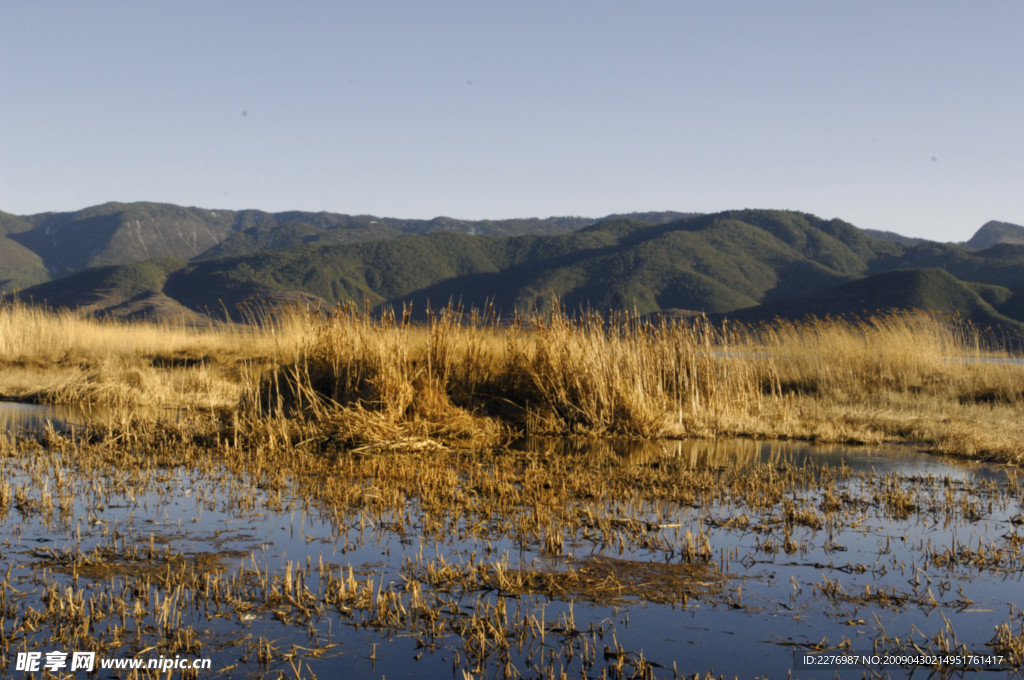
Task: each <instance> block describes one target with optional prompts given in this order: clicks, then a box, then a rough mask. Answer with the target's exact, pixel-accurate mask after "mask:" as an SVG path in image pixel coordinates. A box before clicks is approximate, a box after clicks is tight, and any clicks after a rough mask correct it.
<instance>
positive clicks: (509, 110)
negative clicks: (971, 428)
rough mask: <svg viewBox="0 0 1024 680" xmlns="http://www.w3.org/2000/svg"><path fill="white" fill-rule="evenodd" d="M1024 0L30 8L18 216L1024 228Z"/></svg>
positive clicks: (932, 231) (19, 80)
mask: <svg viewBox="0 0 1024 680" xmlns="http://www.w3.org/2000/svg"><path fill="white" fill-rule="evenodd" d="M1022 36H1024V3H1022V2H1019V1H1018V0H1013V1H1000V0H992V1H983V2H946V1H944V0H929V1H927V2H903V1H898V0H888V1H886V2H876V1H873V0H859V1H857V2H833V1H829V0H811V1H807V2H791V1H788V0H772V1H768V0H758V1H753V0H751V1H746V2H740V1H730V0H721V1H715V2H712V1H710V0H708V1H706V2H696V1H692V2H686V1H677V2H659V1H657V0H651V1H643V2H641V1H635V2H626V1H625V0H622V1H620V2H586V1H581V0H575V1H565V2H558V1H552V0H546V1H544V2H533V1H529V0H525V1H524V0H518V1H517V2H497V1H484V0H473V1H468V0H467V1H461V2H459V1H457V2H451V1H447V0H435V1H431V2H422V1H421V0H416V1H414V2H413V1H409V2H387V1H382V2H369V1H367V2H317V1H308V2H302V3H284V2H265V1H253V0H250V1H247V2H234V1H231V0H221V1H218V2H209V1H205V0H204V1H202V2H193V1H189V0H179V1H177V2H174V3H171V2H164V3H156V2H136V1H134V0H133V1H131V2H104V1H102V0H97V1H94V2H79V1H76V2H56V1H54V2H27V1H26V2H13V1H12V2H4V3H3V4H2V5H0V210H4V211H6V212H10V213H15V214H30V213H36V212H43V211H49V210H55V211H59V210H74V209H78V208H83V207H86V206H89V205H94V204H97V203H103V202H106V201H111V200H115V201H135V200H150V201H165V202H171V203H179V204H184V205H196V206H201V207H207V208H259V209H264V210H273V211H277V210H291V209H295V210H329V211H334V212H345V213H354V214H362V213H370V214H376V215H386V216H394V217H422V218H430V217H434V216H438V215H448V216H452V217H463V218H502V217H531V216H538V217H542V216H549V215H586V216H600V215H604V214H608V213H612V212H630V211H646V210H679V211H699V212H711V211H717V210H726V209H732V208H746V207H759V208H785V209H794V210H802V211H806V212H811V213H814V214H816V215H819V216H821V217H825V218H831V217H839V218H842V219H845V220H847V221H850V222H852V223H854V224H856V225H857V226H859V227H863V228H870V229H886V230H892V231H898V232H901V233H905V234H911V235H917V236H925V237H929V238H934V239H938V240H966V239H967V238H969V237H970V235H971V234H972V233H973V232H974V230H976V229H977V228H978V227H979V226H981V224H983V223H984V222H985V221H987V220H990V219H999V220H1006V221H1010V222H1015V223H1018V224H1024V198H1022V197H1024V124H1022V123H1021V120H1022V119H1024V115H1022V113H1024V40H1022Z"/></svg>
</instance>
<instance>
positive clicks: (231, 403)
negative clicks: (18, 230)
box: [0, 303, 1024, 460]
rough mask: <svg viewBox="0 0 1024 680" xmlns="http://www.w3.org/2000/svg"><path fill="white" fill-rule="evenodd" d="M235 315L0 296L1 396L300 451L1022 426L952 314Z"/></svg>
mask: <svg viewBox="0 0 1024 680" xmlns="http://www.w3.org/2000/svg"><path fill="white" fill-rule="evenodd" d="M250 321H251V323H249V324H245V325H222V326H217V327H208V328H194V327H189V326H186V325H183V324H179V325H175V324H155V323H145V322H121V321H97V320H94V319H90V318H86V317H84V316H79V315H76V314H73V313H71V312H47V311H41V310H39V309H37V308H33V307H28V306H26V305H22V304H17V303H15V304H7V305H4V306H2V307H0V366H2V367H3V371H2V372H0V394H3V395H4V396H5V397H7V398H20V399H26V400H33V401H40V402H52V403H86V404H89V403H91V404H102V405H105V406H108V407H113V408H115V409H120V411H121V413H122V416H121V417H120V419H119V420H120V421H122V422H134V421H138V420H140V418H143V417H144V415H145V409H146V408H154V409H157V410H158V411H159V410H160V409H164V410H166V409H175V410H176V411H177V412H178V413H179V415H177V416H176V417H178V418H180V417H181V415H180V412H181V411H182V410H184V411H185V412H186V413H192V414H194V415H197V416H202V417H204V418H207V419H209V420H212V421H214V422H218V423H220V428H221V434H224V435H225V436H229V437H233V438H236V439H237V437H238V436H239V434H240V433H242V434H244V436H246V437H249V438H253V437H263V439H264V440H265V441H267V442H278V441H285V440H287V441H290V442H292V443H294V442H299V441H302V442H307V443H308V444H309V445H311V446H314V447H316V448H319V449H329V448H335V449H339V448H340V449H344V448H353V447H356V448H358V447H384V448H388V447H395V446H420V447H426V448H431V447H433V448H436V447H444V446H449V445H453V444H455V445H459V446H465V445H472V446H476V445H486V444H488V443H493V442H494V441H495V440H496V439H498V438H501V437H505V436H518V435H522V434H550V435H577V436H589V437H606V436H620V437H628V438H655V437H690V436H699V437H714V436H721V435H731V436H736V435H741V436H753V437H758V438H801V439H811V440H816V441H827V442H851V443H871V444H876V443H881V442H885V441H909V442H915V443H921V444H923V445H925V446H927V447H929V448H931V449H933V450H936V451H941V452H944V453H953V454H960V455H966V456H971V457H990V458H1001V459H1009V460H1017V459H1019V458H1020V455H1021V452H1020V451H1019V447H1018V446H1017V442H1019V441H1021V440H1024V425H1022V424H1021V420H1022V419H1021V418H1020V413H1021V410H1022V408H1024V366H1021V365H1019V364H1014V363H995V362H994V361H993V358H994V357H998V356H999V355H1000V354H1002V355H1003V356H1005V353H1001V352H1000V348H999V347H992V346H990V345H989V344H986V343H985V342H983V337H984V334H983V333H982V332H980V331H979V330H978V329H976V328H974V327H972V326H970V325H969V324H961V323H958V322H956V321H954V320H950V319H946V318H942V317H939V316H935V315H929V314H924V313H906V314H890V315H887V316H880V317H871V318H867V319H863V320H848V319H817V320H811V321H806V322H802V323H793V322H784V321H778V322H774V323H771V324H766V325H762V326H755V327H748V326H739V325H735V324H729V323H721V324H715V323H711V322H709V321H708V320H706V319H703V318H697V319H690V320H685V321H659V322H652V321H649V320H647V319H644V318H637V317H634V316H631V315H629V314H621V315H617V316H612V317H604V316H601V315H598V314H594V313H587V314H580V315H575V316H573V315H570V314H568V313H567V312H566V311H565V310H562V309H560V308H558V307H557V306H556V307H555V308H554V309H553V310H552V311H550V312H548V313H544V314H540V313H538V314H536V315H533V316H531V317H525V318H524V317H517V318H515V319H513V320H512V322H511V323H499V321H498V319H497V318H496V316H495V315H494V314H493V313H473V312H465V311H463V310H461V309H459V308H457V307H453V306H448V307H445V308H443V309H441V310H435V311H433V312H431V313H430V314H429V321H428V322H427V323H413V322H412V321H411V314H409V313H408V312H406V313H403V314H401V315H399V314H394V313H390V314H383V315H379V316H373V315H371V314H369V313H368V312H367V311H366V310H361V309H358V308H356V307H354V306H347V307H343V308H340V309H338V310H336V311H335V312H333V313H325V312H323V311H318V310H307V309H302V308H298V307H295V308H289V309H284V310H278V311H276V312H273V313H271V312H269V311H266V310H264V311H262V312H258V313H257V312H254V313H253V314H252V318H251V319H250ZM150 417H159V413H158V414H157V415H156V416H150ZM225 433H226V434H225ZM218 436H221V435H218Z"/></svg>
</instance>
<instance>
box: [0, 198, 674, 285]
mask: <svg viewBox="0 0 1024 680" xmlns="http://www.w3.org/2000/svg"><path fill="white" fill-rule="evenodd" d="M643 216H644V218H645V219H648V220H650V221H652V222H665V221H670V220H675V219H679V218H682V217H685V216H686V215H685V214H684V213H674V212H664V213H645V214H644V215H643ZM596 221H597V220H595V219H593V218H584V217H551V218H547V219H537V218H530V219H508V220H477V221H472V220H458V219H453V218H448V217H437V218H434V219H432V220H411V219H396V218H382V217H374V216H372V215H356V216H353V215H343V214H337V213H327V212H318V213H314V212H298V211H291V212H281V213H267V212H262V211H259V210H241V211H234V210H206V209H202V208H187V207H182V206H177V205H170V204H166V203H105V204H103V205H98V206H93V207H91V208H86V209H84V210H78V211H74V212H67V213H42V214H38V215H28V216H16V215H8V214H6V213H0V292H10V291H12V290H13V289H15V288H17V287H23V286H26V285H31V284H34V283H39V282H42V281H46V280H49V279H51V278H54V279H56V278H60V277H62V276H67V275H68V274H74V273H76V272H79V271H83V270H85V269H88V268H90V267H100V266H106V265H123V264H130V263H133V262H141V261H143V260H148V259H152V258H159V257H175V258H181V259H185V260H193V261H194V260H200V259H210V258H217V257H225V256H231V255H251V254H255V253H259V252H264V251H267V250H275V249H280V248H287V247H290V246H297V245H303V244H309V243H357V242H364V241H378V240H387V239H393V238H399V237H402V236H408V235H414V234H430V233H436V232H446V231H451V232H461V233H466V234H489V235H496V236H520V235H524V234H566V233H570V232H573V231H576V230H578V229H581V228H583V227H585V226H588V225H591V224H593V223H594V222H596Z"/></svg>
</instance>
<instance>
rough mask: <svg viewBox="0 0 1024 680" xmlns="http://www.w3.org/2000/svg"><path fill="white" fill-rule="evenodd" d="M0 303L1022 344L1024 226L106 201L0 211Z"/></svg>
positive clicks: (759, 213)
mask: <svg viewBox="0 0 1024 680" xmlns="http://www.w3.org/2000/svg"><path fill="white" fill-rule="evenodd" d="M0 290H3V291H4V292H5V293H6V294H7V296H8V297H10V296H12V295H13V294H15V291H17V293H16V294H17V296H18V297H20V298H21V299H23V300H31V301H34V302H39V303H45V304H47V305H50V306H55V307H72V308H81V309H83V310H85V311H89V312H93V313H97V314H104V315H113V316H122V317H140V316H144V317H164V318H167V317H171V318H182V319H185V320H190V321H196V322H201V321H202V320H203V319H204V318H207V315H210V316H214V317H221V318H223V316H224V315H229V316H232V317H235V318H244V317H245V316H246V315H247V314H248V313H251V312H247V311H246V310H247V309H248V307H247V305H249V304H251V303H256V304H261V305H271V306H272V305H276V304H280V303H282V302H289V301H306V302H309V303H313V304H320V305H328V306H333V305H335V304H338V303H341V302H346V301H354V302H357V303H359V304H361V305H363V304H365V305H369V306H371V307H373V308H381V307H384V306H393V307H401V306H402V305H403V304H411V305H412V306H413V309H416V310H424V309H426V308H427V307H428V306H429V305H433V306H434V307H437V306H440V305H443V304H445V303H447V302H448V301H449V300H456V301H459V302H461V303H462V304H463V305H464V306H466V307H470V306H475V307H483V306H485V305H488V304H493V305H494V306H495V307H496V308H497V309H498V310H500V311H502V312H503V313H506V314H508V313H511V312H512V311H513V310H520V311H525V310H531V309H538V308H540V309H544V308H546V307H547V306H549V305H551V304H552V303H553V301H554V300H556V299H557V300H559V301H560V302H561V304H563V305H564V306H565V307H566V308H568V309H579V308H583V307H587V308H592V309H597V310H608V309H619V310H622V309H628V310H631V311H632V310H635V311H636V312H638V313H641V314H669V315H687V314H694V313H704V314H711V315H727V316H729V317H730V318H738V319H747V320H756V319H763V318H771V317H774V316H782V317H791V318H794V317H801V316H804V315H806V314H810V313H813V314H817V315H824V314H832V315H843V314H864V313H870V312H874V311H879V310H890V309H910V308H925V309H932V310H935V311H939V312H942V313H947V314H952V315H959V316H960V317H962V318H964V319H969V320H971V321H972V322H974V323H977V324H982V325H984V326H1000V327H1003V328H1008V329H1013V330H1014V331H1024V227H1021V226H1018V225H1014V224H1010V223H1007V222H995V221H993V222H989V223H987V224H985V225H983V226H982V227H981V228H980V229H979V230H978V232H977V233H976V234H975V235H974V237H972V239H971V240H970V241H968V242H967V243H965V244H951V243H939V242H935V241H927V240H924V239H913V238H909V237H905V236H901V235H899V234H893V233H889V232H877V231H869V230H862V229H858V228H857V227H855V226H853V225H851V224H849V223H846V222H843V221H842V220H838V219H832V220H824V219H821V218H818V217H816V216H814V215H810V214H806V213H800V212H794V211H780V210H734V211H726V212H721V213H714V214H695V213H679V212H650V213H633V214H629V215H611V216H608V217H605V218H600V219H594V218H583V217H558V218H547V219H516V220H478V221H468V220H456V219H452V218H445V217H439V218H435V219H433V220H405V219H397V218H382V217H374V216H367V215H360V216H351V215H340V214H335V213H304V212H285V213H266V212H261V211H256V210H245V211H229V210H205V209H201V208H186V207H181V206H175V205H168V204H159V203H129V204H120V203H108V204H104V205H101V206H96V207H93V208H88V209H85V210H81V211H77V212H71V213H44V214H40V215H31V216H15V215H9V214H6V213H2V212H0Z"/></svg>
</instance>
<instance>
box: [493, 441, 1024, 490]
mask: <svg viewBox="0 0 1024 680" xmlns="http://www.w3.org/2000/svg"><path fill="white" fill-rule="evenodd" d="M513 448H515V449H517V450H521V451H536V452H539V453H544V454H556V455H572V456H579V457H584V458H591V459H593V460H595V461H596V460H601V459H606V458H609V457H610V458H615V459H618V460H619V461H621V462H622V463H623V464H626V465H658V464H659V463H660V462H662V461H664V460H665V459H666V458H667V459H671V460H673V462H675V463H677V464H679V463H682V464H683V465H684V466H685V467H687V468H689V469H691V470H704V469H712V470H724V469H735V468H737V467H741V468H746V467H759V466H764V465H769V466H774V467H779V466H783V465H791V466H794V467H808V466H813V467H821V468H829V467H839V466H846V467H848V468H850V470H851V471H852V472H855V473H858V472H867V473H878V474H888V473H892V472H899V473H902V474H905V475H912V476H929V475H935V476H939V477H946V476H948V477H950V478H951V479H956V480H961V479H964V478H965V477H966V476H977V477H981V478H985V479H994V480H1000V481H1001V480H1003V479H1005V477H1006V475H1007V474H1013V468H1009V467H1000V466H995V465H991V464H982V463H979V462H977V461H971V460H965V459H961V458H954V457H950V456H938V455H934V454H930V453H927V452H925V451H922V450H919V449H915V448H913V447H912V446H907V445H889V446H884V447H870V446H850V445H840V444H813V443H809V442H793V441H757V440H753V439H732V438H720V439H682V440H679V439H656V440H638V439H583V438H560V437H525V438H523V439H521V440H519V441H518V442H516V443H515V444H514V445H513Z"/></svg>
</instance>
